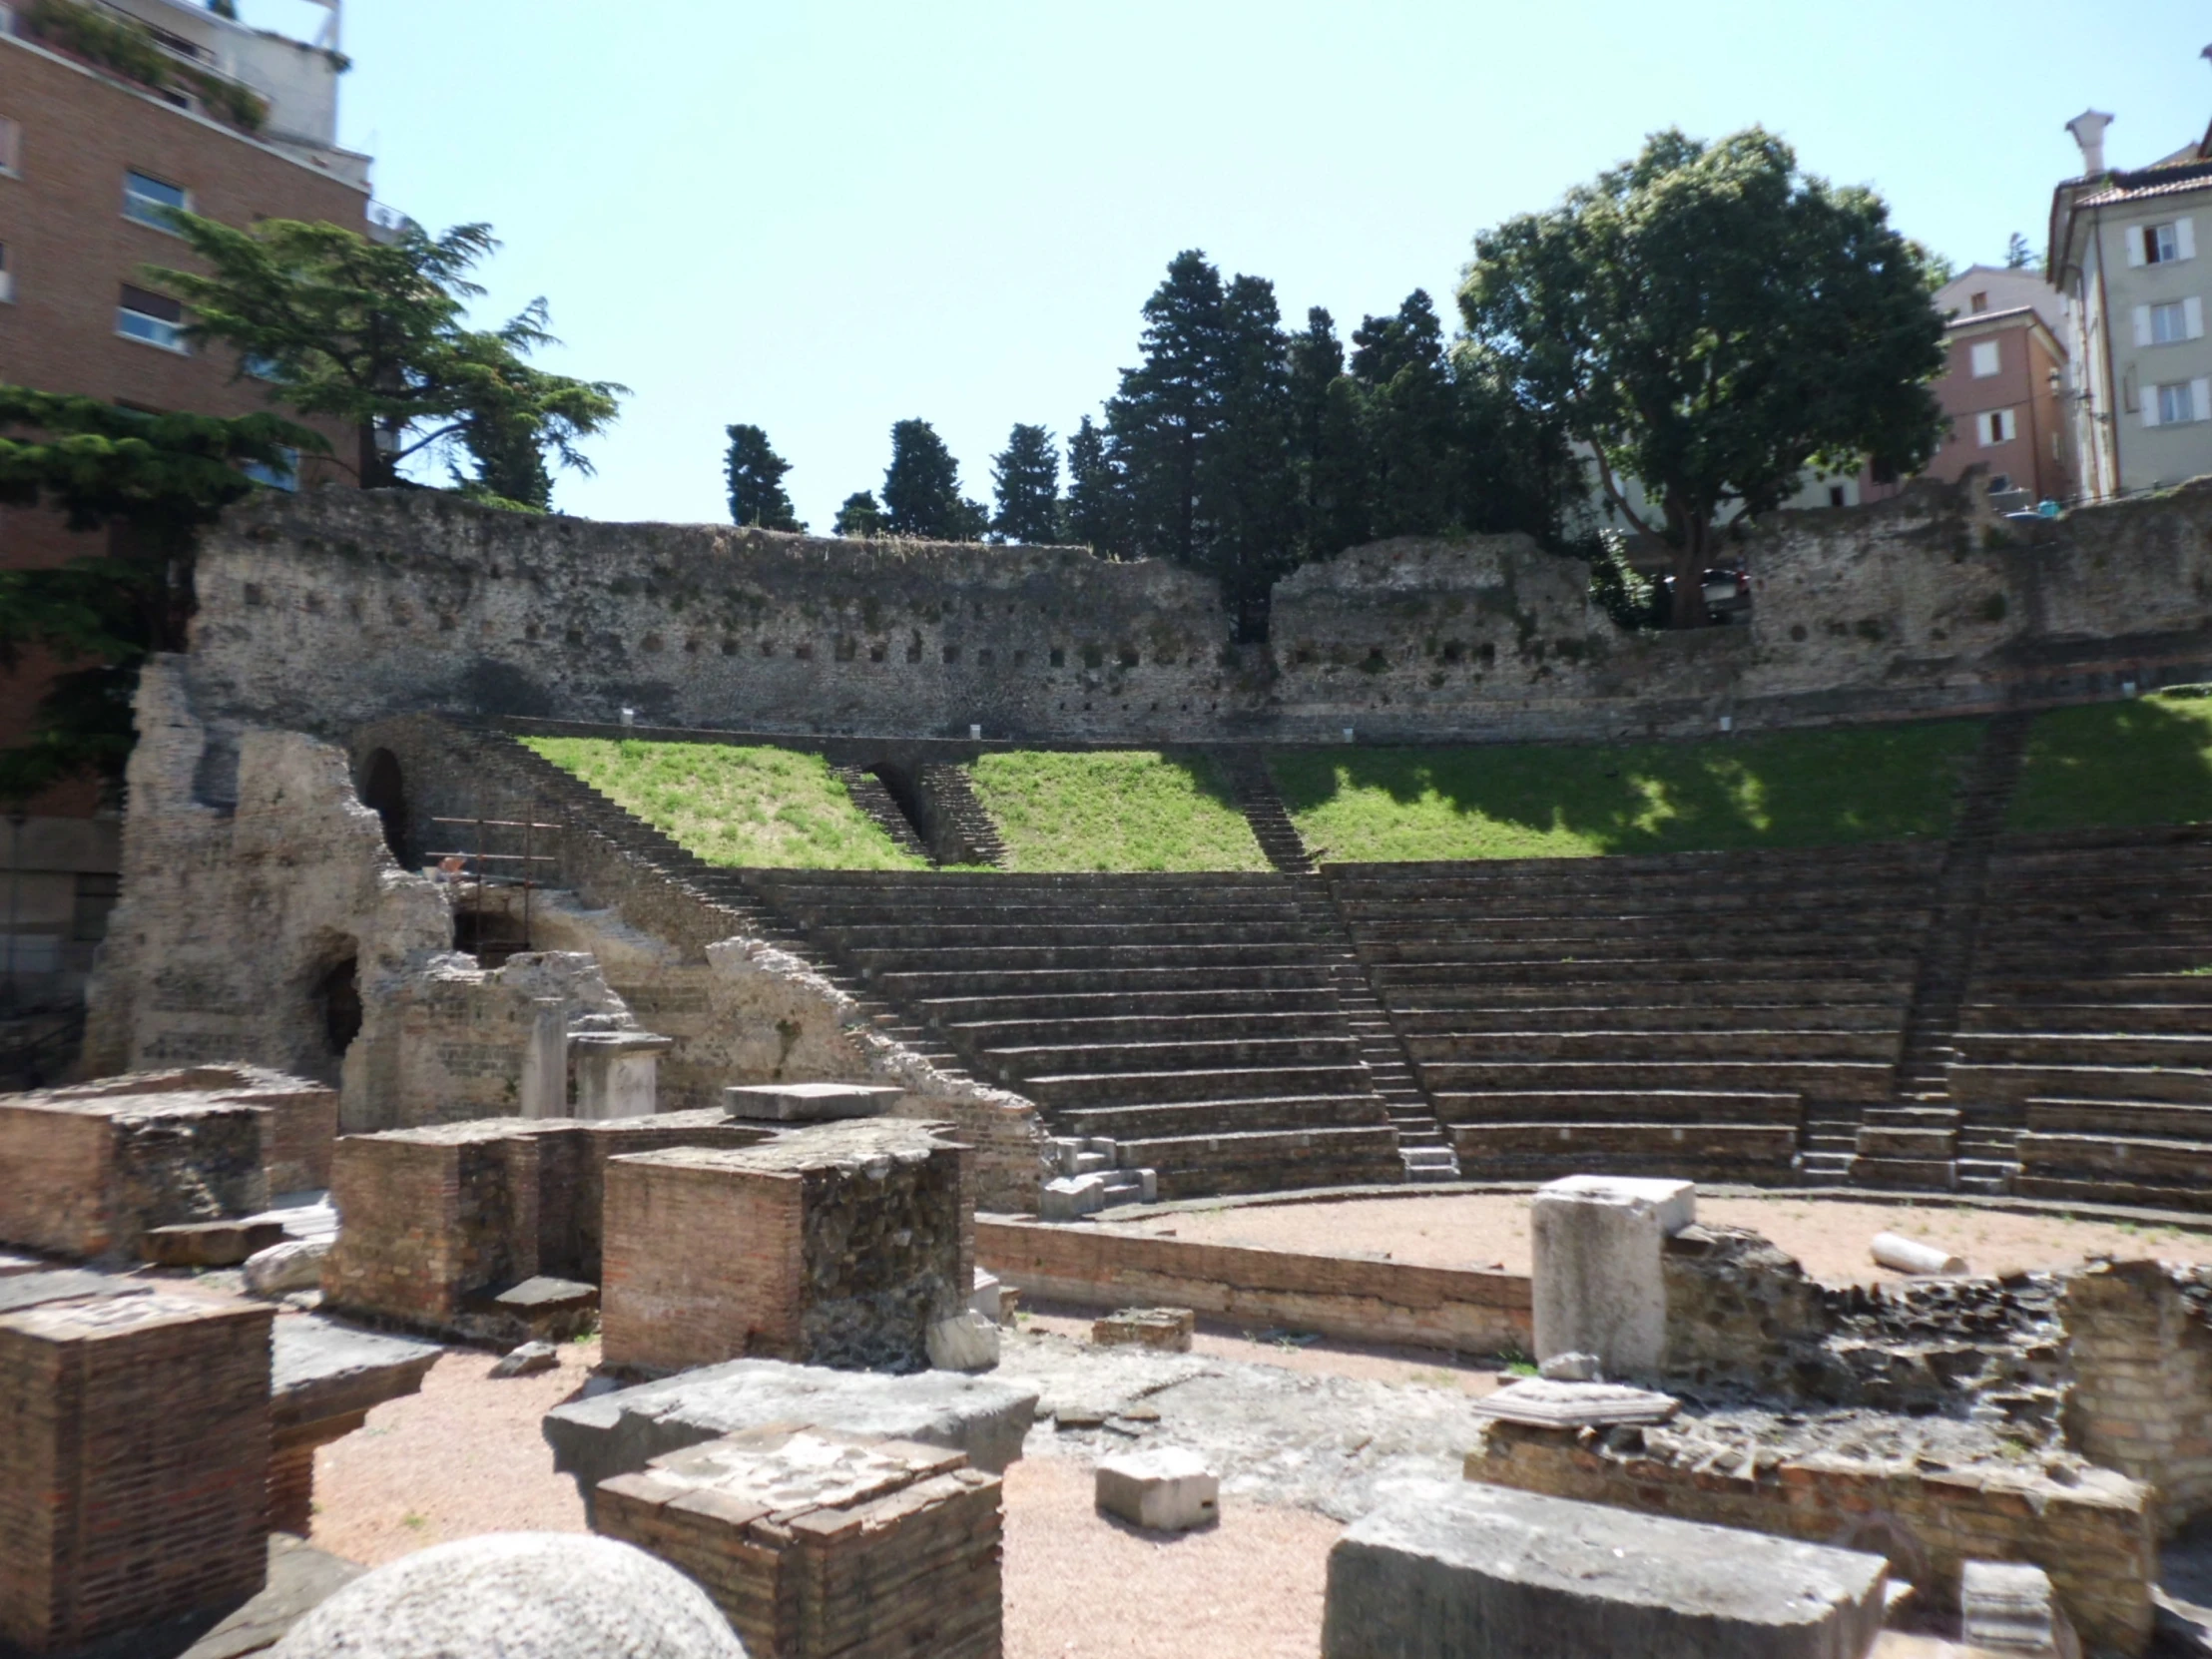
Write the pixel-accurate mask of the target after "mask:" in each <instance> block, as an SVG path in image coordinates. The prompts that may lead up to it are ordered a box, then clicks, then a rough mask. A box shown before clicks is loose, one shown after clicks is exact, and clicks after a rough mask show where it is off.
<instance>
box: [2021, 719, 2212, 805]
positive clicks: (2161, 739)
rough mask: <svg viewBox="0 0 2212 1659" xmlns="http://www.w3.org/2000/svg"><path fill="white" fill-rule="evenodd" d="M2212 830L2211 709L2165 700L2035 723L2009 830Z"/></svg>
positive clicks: (2029, 740) (2039, 720)
mask: <svg viewBox="0 0 2212 1659" xmlns="http://www.w3.org/2000/svg"><path fill="white" fill-rule="evenodd" d="M2206 820H2212V699H2208V698H2204V697H2177V696H2172V695H2165V696H2153V697H2145V698H2141V699H2138V700H2136V701H2133V702H2128V703H2093V704H2088V705H2085V706H2084V707H2081V708H2078V709H2055V710H2053V711H2052V712H2051V713H2049V714H2047V715H2043V716H2041V717H2040V718H2039V719H2037V720H2036V722H2035V725H2034V728H2033V729H2032V730H2031V731H2030V732H2029V734H2028V740H2027V765H2026V769H2025V770H2024V771H2023V772H2022V773H2021V774H2020V788H2019V793H2018V794H2017V795H2015V796H2014V797H2013V798H2012V816H2011V819H2010V821H2009V822H2008V823H2007V825H2006V828H2007V829H2009V830H2088V829H2097V828H2102V827H2106V826H2110V827H2113V828H2121V827H2130V826H2137V825H2153V824H2197V823H2202V822H2204V821H2206Z"/></svg>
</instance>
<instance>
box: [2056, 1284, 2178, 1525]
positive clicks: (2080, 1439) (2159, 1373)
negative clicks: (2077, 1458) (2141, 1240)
mask: <svg viewBox="0 0 2212 1659" xmlns="http://www.w3.org/2000/svg"><path fill="white" fill-rule="evenodd" d="M2208 1309H2212V1274H2208V1273H2207V1272H2206V1271H2205V1270H2204V1269H2202V1268H2185V1267H2176V1266H2170V1265H2168V1264H2165V1263H2161V1262H2147V1261H2146V1262H2112V1263H2103V1264H2098V1265H2096V1266H2093V1267H2090V1268H2089V1269H2087V1270H2086V1271H2084V1272H2081V1273H2078V1274H2073V1275H2071V1276H2069V1277H2068V1279H2067V1281H2066V1290H2065V1299H2064V1302H2063V1304H2062V1313H2063V1316H2064V1319H2065V1322H2066V1333H2067V1337H2068V1338H2069V1349H2070V1352H2071V1355H2072V1360H2073V1373H2074V1385H2073V1389H2072V1391H2071V1393H2070V1394H2069V1395H2068V1397H2067V1401H2066V1411H2065V1423H2066V1433H2067V1437H2068V1438H2069V1439H2071V1440H2072V1441H2073V1442H2074V1443H2075V1444H2076V1445H2078V1446H2080V1448H2081V1449H2082V1451H2083V1452H2084V1453H2086V1454H2087V1455H2088V1456H2090V1457H2093V1458H2095V1459H2096V1460H2097V1461H2098V1462H2100V1463H2103V1464H2105V1465H2106V1466H2107V1467H2109V1468H2115V1469H2118V1470H2119V1471H2120V1472H2121V1473H2123V1474H2128V1475H2132V1476H2134V1477H2135V1478H2136V1479H2137V1480H2141V1481H2145V1482H2147V1483H2149V1484H2150V1485H2151V1486H2153V1487H2155V1488H2156V1490H2157V1507H2156V1514H2157V1520H2158V1530H2159V1532H2160V1534H2161V1535H2170V1534H2171V1533H2173V1532H2175V1531H2177V1530H2178V1529H2179V1528H2180V1527H2181V1526H2182V1525H2183V1524H2184V1523H2186V1522H2188V1521H2190V1520H2193V1519H2194V1518H2195V1517H2196V1516H2197V1515H2199V1514H2201V1513H2203V1512H2204V1510H2205V1509H2206V1508H2208V1507H2212V1330H2208V1329H2207V1327H2206V1318H2207V1311H2208Z"/></svg>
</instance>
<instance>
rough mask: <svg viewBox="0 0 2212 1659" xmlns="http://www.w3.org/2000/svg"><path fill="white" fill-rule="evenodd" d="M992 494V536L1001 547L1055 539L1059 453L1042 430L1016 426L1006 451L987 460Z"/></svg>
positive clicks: (1056, 537) (1058, 518) (1058, 486)
mask: <svg viewBox="0 0 2212 1659" xmlns="http://www.w3.org/2000/svg"><path fill="white" fill-rule="evenodd" d="M991 491H992V494H993V495H994V496H995V497H996V499H997V502H998V511H997V512H996V513H994V514H992V515H991V531H992V533H993V534H995V535H996V536H997V537H998V538H999V539H1000V540H1001V541H1013V542H1029V543H1032V544H1035V543H1042V542H1053V541H1058V540H1059V539H1060V452H1059V450H1058V449H1057V448H1055V447H1054V445H1053V441H1052V434H1051V433H1050V432H1048V431H1046V430H1045V429H1044V428H1043V427H1042V426H1024V425H1021V424H1019V423H1018V422H1017V423H1016V424H1015V426H1014V429H1013V431H1012V432H1010V433H1008V434H1007V438H1006V447H1005V448H1004V449H1002V450H1000V451H999V453H998V454H996V455H994V456H992V457H991Z"/></svg>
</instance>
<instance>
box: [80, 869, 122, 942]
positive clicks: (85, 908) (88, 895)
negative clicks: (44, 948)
mask: <svg viewBox="0 0 2212 1659" xmlns="http://www.w3.org/2000/svg"><path fill="white" fill-rule="evenodd" d="M122 896H123V877H122V876H120V875H106V874H101V873H98V872H95V871H91V870H87V871H84V872H83V873H81V874H80V875H78V877H77V902H76V906H75V912H76V913H75V914H74V915H73V916H72V917H71V918H70V927H69V936H70V937H71V938H73V939H75V940H76V941H77V942H78V943H79V944H98V943H99V942H100V941H101V940H102V939H104V938H106V937H107V936H108V913H109V912H110V911H112V910H113V909H114V908H115V905H116V900H117V899H119V898H121V897H122Z"/></svg>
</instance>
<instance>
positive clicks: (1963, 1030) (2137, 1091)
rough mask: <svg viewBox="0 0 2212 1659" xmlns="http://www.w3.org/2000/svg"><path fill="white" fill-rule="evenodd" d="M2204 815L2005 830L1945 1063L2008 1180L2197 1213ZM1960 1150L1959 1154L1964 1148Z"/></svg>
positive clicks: (2209, 1130)
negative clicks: (2172, 822) (2190, 819)
mask: <svg viewBox="0 0 2212 1659" xmlns="http://www.w3.org/2000/svg"><path fill="white" fill-rule="evenodd" d="M2207 968H2212V827H2207V826H2202V825H2194V826H2179V827H2174V828H2160V829H2150V830H2093V831H2068V832H2063V833H2057V834H2038V835H2014V836H2009V837H2007V838H2006V839H2005V840H2004V841H2002V842H2001V843H2000V844H1999V845H1998V847H1997V848H1996V850H1995V852H1994V854H1993V855H1992V858H1991V861H1990V872H1989V883H1988V893H1987V896H1986V898H1985V900H1984V904H1983V916H1982V926H1981V939H1980V943H1979V947H1978V949H1977V952H1976V956H1975V960H1974V964H1973V973H1972V977H1971V981H1970V983H1969V986H1968V989H1967V993H1966V996H1965V1001H1964V1006H1963V1008H1962V1010H1961V1014H1960V1019H1959V1027H1958V1031H1957V1034H1956V1036H1955V1038H1954V1039H1953V1047H1954V1049H1955V1051H1956V1052H1955V1055H1954V1057H1953V1058H1952V1060H1951V1062H1950V1065H1949V1067H1948V1081H1949V1087H1950V1096H1951V1099H1952V1101H1953V1103H1954V1104H1956V1105H1957V1106H1958V1107H1959V1108H1960V1110H1961V1112H1962V1113H1963V1116H1964V1123H1965V1125H1967V1126H1968V1127H1966V1128H1963V1129H1961V1139H1962V1140H1963V1139H1964V1137H1965V1136H1966V1135H1967V1134H1969V1133H1975V1132H1978V1133H1980V1134H1981V1135H1983V1136H1985V1137H1987V1139H1988V1141H1989V1142H1990V1143H1996V1142H1997V1140H1998V1138H1999V1137H2004V1138H2006V1139H2008V1140H2009V1142H2010V1150H2011V1153H2012V1156H2013V1157H2014V1158H2015V1159H2016V1160H2017V1173H2016V1174H2015V1175H2014V1176H2013V1177H2012V1183H2011V1187H2012V1190H2013V1191H2014V1192H2017V1193H2019V1194H2021V1195H2023V1196H2026V1197H2032V1198H2045V1199H2055V1200H2060V1201H2066V1202H2082V1203H2109V1204H2143V1205H2155V1206H2158V1207H2161V1208H2168V1209H2188V1210H2206V1209H2212V974H2208V973H2206V971H2205V970H2206V969H2207ZM1962 1150H1963V1149H1962Z"/></svg>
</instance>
